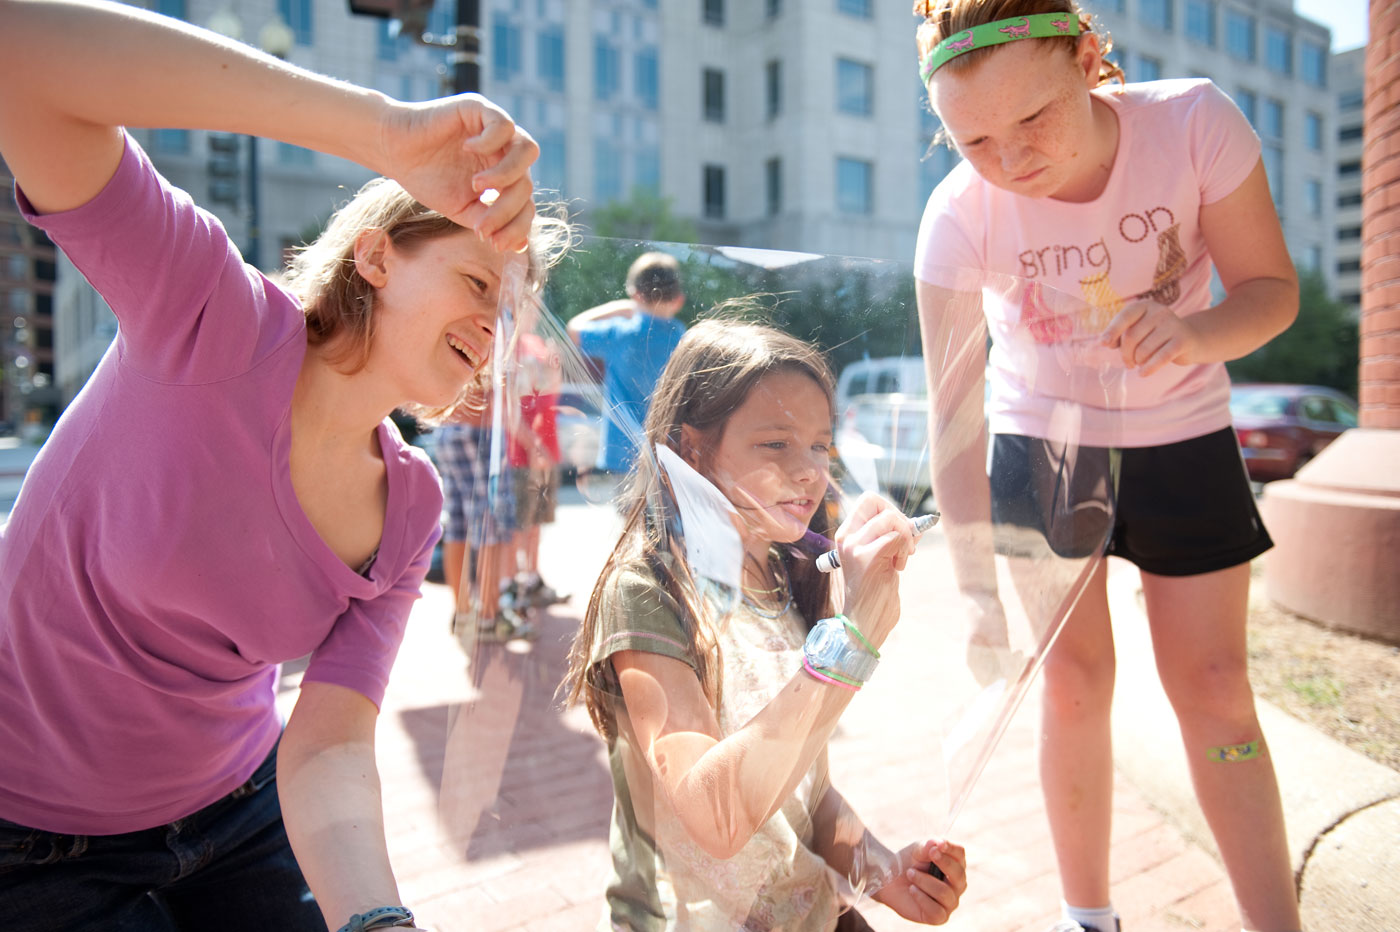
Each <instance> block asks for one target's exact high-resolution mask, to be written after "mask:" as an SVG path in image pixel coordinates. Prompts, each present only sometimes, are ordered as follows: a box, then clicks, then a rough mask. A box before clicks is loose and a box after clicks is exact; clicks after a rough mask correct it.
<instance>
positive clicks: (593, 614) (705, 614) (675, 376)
mask: <svg viewBox="0 0 1400 932" xmlns="http://www.w3.org/2000/svg"><path fill="white" fill-rule="evenodd" d="M777 372H797V373H800V374H802V375H805V376H807V377H809V378H811V379H812V381H814V382H815V383H816V384H817V385H818V386H819V387H820V388H821V390H822V391H823V393H825V395H826V399H827V404H828V406H829V408H830V409H831V410H832V411H834V410H835V400H834V392H835V379H834V378H833V377H832V373H831V367H830V366H828V365H827V362H826V360H825V359H824V358H823V356H822V354H821V352H820V351H819V350H817V348H816V347H814V346H812V345H811V344H809V343H805V342H803V341H802V340H799V339H797V338H796V337H793V336H790V335H789V334H786V333H783V332H782V331H780V330H775V329H774V328H772V327H769V326H766V325H764V324H758V323H748V322H744V321H736V320H734V319H733V318H732V317H724V318H711V319H708V320H703V321H701V322H699V323H697V324H695V326H693V327H692V328H691V329H690V330H689V331H688V332H687V333H686V335H685V336H684V337H682V338H681V341H680V344H679V345H678V346H677V347H676V350H675V352H674V353H672V354H671V358H670V360H669V361H668V362H667V364H666V368H665V369H664V370H663V371H662V373H661V378H660V379H659V380H658V381H657V383H656V391H655V393H654V394H653V395H652V399H651V407H650V409H649V410H648V411H647V418H646V427H645V429H644V434H645V437H644V439H643V446H644V447H646V448H647V449H651V448H652V447H654V446H656V445H660V444H665V445H666V446H668V447H670V448H671V449H672V450H673V451H675V452H677V453H680V452H681V451H682V441H681V434H682V427H684V426H689V427H691V428H692V429H694V430H697V431H699V432H700V434H701V435H702V436H703V437H704V438H705V444H704V445H705V446H706V447H707V448H709V449H713V448H715V447H717V446H718V445H719V441H720V438H721V437H722V436H723V433H724V429H725V425H726V424H727V423H728V421H729V418H730V416H731V415H732V414H733V413H734V412H735V411H736V410H738V408H739V407H740V406H741V405H742V404H743V403H744V401H745V399H747V398H748V397H749V393H750V392H752V391H753V389H754V386H756V385H757V384H758V382H759V380H760V379H762V378H763V377H764V376H767V375H771V374H773V373H777ZM706 468H707V463H706V462H705V457H704V456H703V455H702V457H701V462H700V463H699V471H700V472H701V473H702V474H704V473H705V472H706ZM623 496H624V497H623V503H624V514H625V516H626V517H625V518H624V523H623V530H622V536H621V539H620V540H619V541H618V544H617V547H616V548H614V550H613V552H612V554H611V556H609V557H608V561H607V564H606V565H605V566H604V567H603V572H602V574H601V575H600V577H599V579H598V583H597V585H595V586H594V588H593V594H592V596H591V597H590V598H589V600H588V609H587V611H586V612H585V613H584V617H583V624H582V626H581V627H580V628H579V631H578V634H577V635H576V636H575V638H574V643H573V647H572V649H571V650H570V653H569V671H568V674H567V675H566V677H565V680H564V683H563V685H562V688H563V689H564V690H565V692H566V694H567V697H568V701H569V702H570V703H574V702H578V701H579V700H580V699H582V700H583V701H584V703H585V705H586V706H587V707H588V714H589V716H590V717H591V718H592V719H593V724H594V726H595V727H596V728H597V729H598V731H599V732H600V733H601V734H602V735H603V736H604V737H605V738H608V739H612V738H613V737H614V736H615V735H616V722H614V721H613V719H612V715H611V712H610V711H609V708H608V705H607V702H606V695H605V692H604V690H603V689H602V688H601V686H602V682H601V680H600V679H599V671H598V670H596V669H595V668H594V666H593V664H592V655H593V647H594V641H595V639H596V637H597V634H598V629H599V622H600V617H599V616H600V614H601V612H602V610H603V606H604V602H605V599H606V598H607V596H608V595H609V593H610V591H615V589H616V587H617V585H618V582H619V579H620V577H621V576H622V574H623V573H625V572H627V571H629V570H630V571H635V572H637V573H639V574H641V575H642V576H643V577H644V578H647V579H651V580H655V581H656V584H657V585H658V586H660V587H661V589H662V590H663V591H664V592H665V593H666V594H667V595H669V596H670V597H671V598H672V599H673V600H674V601H675V604H676V605H677V606H679V607H680V610H681V615H682V617H681V624H682V625H683V626H684V627H685V630H686V634H687V636H688V637H687V640H688V642H689V643H688V644H687V646H688V647H689V649H690V653H691V656H692V657H693V658H694V660H695V661H696V668H697V671H698V673H699V677H700V684H701V687H702V688H703V689H704V691H705V695H706V697H707V698H708V699H709V700H710V702H711V705H713V706H714V707H715V708H718V707H719V703H720V695H721V692H722V684H721V682H720V668H721V664H720V648H719V643H718V632H717V630H716V627H715V622H716V620H717V619H715V618H713V617H712V612H711V611H709V610H707V608H706V605H705V601H704V599H703V598H701V596H700V595H699V590H698V587H697V585H696V581H695V580H694V579H693V578H692V577H691V575H690V573H689V569H688V567H687V565H686V563H685V560H684V553H673V552H671V549H670V548H671V547H672V546H673V545H674V544H675V541H674V540H672V538H671V536H670V535H669V534H668V533H667V531H666V527H667V519H666V515H665V514H663V513H662V512H663V511H664V510H666V509H667V508H669V509H671V510H674V507H675V506H674V503H671V504H670V505H669V506H667V505H663V504H662V503H663V502H666V501H667V499H668V494H667V493H666V490H665V486H664V481H663V477H662V474H661V472H660V467H659V465H658V464H657V461H656V457H655V456H652V455H647V454H646V453H643V454H642V455H641V456H639V457H638V459H637V465H636V467H635V472H634V478H633V479H632V481H631V483H630V484H629V485H628V487H627V489H626V491H625V492H624V493H623ZM834 516H835V502H834V501H832V500H830V498H829V497H826V496H824V499H823V503H822V506H821V507H819V508H818V509H817V513H816V515H815V516H814V517H813V519H812V522H811V524H810V528H811V529H812V530H813V531H816V532H817V533H819V534H822V535H824V536H830V534H831V528H832V526H833V524H834V521H833V519H834ZM777 550H778V555H779V558H780V559H781V560H782V563H783V567H784V569H785V570H786V572H787V577H788V580H789V581H790V585H791V589H792V595H793V602H794V604H795V605H796V607H797V610H798V612H799V613H800V614H801V615H802V617H803V618H804V619H805V620H806V621H807V624H808V626H809V627H810V626H811V625H813V624H815V623H816V621H817V620H818V619H820V618H821V617H823V616H824V615H827V614H830V612H831V609H832V606H831V578H830V577H829V576H827V575H826V574H824V573H821V572H818V571H817V569H816V565H815V562H814V560H813V559H812V557H811V556H810V555H808V554H806V553H805V552H803V551H801V550H800V549H799V548H797V547H796V546H793V545H778V546H777ZM613 601H614V606H613V607H614V608H616V603H615V600H613Z"/></svg>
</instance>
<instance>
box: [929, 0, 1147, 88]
mask: <svg viewBox="0 0 1400 932" xmlns="http://www.w3.org/2000/svg"><path fill="white" fill-rule="evenodd" d="M1037 13H1066V14H1068V15H1070V16H1073V17H1076V18H1077V19H1078V20H1079V31H1080V33H1081V34H1084V33H1090V32H1092V33H1094V34H1095V35H1097V36H1098V37H1099V51H1100V52H1101V53H1102V55H1103V59H1102V61H1101V62H1100V64H1099V84H1100V85H1103V84H1107V83H1108V82H1109V81H1114V80H1116V81H1119V82H1124V81H1126V78H1125V77H1124V75H1123V69H1122V68H1120V67H1119V66H1118V65H1116V64H1114V63H1113V62H1111V61H1109V60H1108V53H1109V52H1111V51H1113V37H1112V36H1110V35H1109V34H1108V30H1106V29H1104V28H1102V27H1101V26H1099V27H1097V28H1096V26H1095V23H1094V17H1093V14H1091V13H1089V12H1087V11H1086V10H1084V8H1083V7H1081V6H1080V5H1079V4H1078V3H1077V2H1076V0H918V2H916V3H915V4H914V15H915V16H922V17H923V18H924V21H923V23H921V24H920V25H919V29H918V32H917V33H916V34H915V40H916V41H917V43H918V46H919V61H923V59H924V56H925V55H927V54H928V50H929V49H931V48H933V47H934V46H935V45H937V44H938V43H940V42H942V41H943V40H944V39H946V38H948V37H949V36H953V35H957V34H958V33H960V32H963V31H964V30H967V29H971V28H972V27H974V26H982V25H985V24H987V23H994V22H997V21H998V20H1003V19H1012V18H1015V17H1018V16H1034V15H1035V14H1037ZM1036 41H1037V42H1054V43H1058V44H1059V45H1060V46H1062V47H1063V48H1064V49H1065V50H1067V51H1068V52H1069V53H1070V54H1071V55H1073V54H1074V51H1075V49H1076V48H1078V46H1079V37H1078V36H1053V37H1051V38H1048V39H1037V40H1036ZM997 48H998V46H995V45H993V46H987V47H984V48H976V49H971V50H970V51H967V52H964V53H963V54H961V55H959V56H957V57H956V58H953V59H950V60H949V61H948V62H947V63H945V64H944V65H943V67H944V68H952V69H953V70H955V71H956V70H958V69H963V68H971V67H972V66H973V65H974V64H975V63H977V62H979V61H981V60H982V59H984V58H986V57H987V56H988V55H990V54H992V53H993V52H995V51H996V50H997Z"/></svg>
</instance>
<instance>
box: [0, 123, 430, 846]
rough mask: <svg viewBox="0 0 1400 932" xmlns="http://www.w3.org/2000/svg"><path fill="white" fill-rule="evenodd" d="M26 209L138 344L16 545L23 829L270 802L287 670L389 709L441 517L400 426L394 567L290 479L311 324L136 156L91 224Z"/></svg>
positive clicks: (13, 537) (12, 707) (50, 477)
mask: <svg viewBox="0 0 1400 932" xmlns="http://www.w3.org/2000/svg"><path fill="white" fill-rule="evenodd" d="M16 199H17V200H18V201H19V204H20V207H21V209H23V210H24V211H25V214H26V216H27V217H28V218H29V220H30V221H31V222H32V223H34V224H35V225H37V226H39V227H41V228H42V229H44V230H45V231H47V232H48V234H49V235H50V237H52V239H53V240H54V242H55V243H57V244H58V245H59V246H60V247H61V248H62V249H63V251H64V252H65V253H66V254H67V255H68V256H69V258H71V259H72V260H73V262H74V264H75V265H77V267H78V268H79V270H80V271H82V273H83V274H84V275H85V276H86V277H87V279H88V281H90V282H91V283H92V285H93V286H94V287H95V288H96V289H97V290H98V291H99V292H100V293H101V294H102V295H103V297H104V298H105V299H106V301H107V302H108V303H109V304H110V305H111V307H112V309H113V311H115V313H116V315H117V319H118V323H119V327H118V333H117V338H116V340H115V341H114V342H113V344H112V346H111V347H110V348H109V349H108V351H107V353H106V355H105V356H104V357H103V359H102V362H101V363H100V364H99V366H98V367H97V371H96V372H94V373H93V376H92V378H91V379H90V380H89V381H88V383H87V385H86V387H84V388H83V390H82V391H81V392H80V393H79V395H78V397H77V398H76V399H74V401H73V403H72V404H71V405H69V407H68V409H67V411H66V412H65V413H64V415H63V417H62V418H61V419H60V420H59V423H58V425H57V426H56V427H55V429H54V431H53V434H52V436H51V437H50V438H49V440H48V442H47V443H46V444H45V446H44V448H43V449H42V450H41V451H40V453H39V456H38V458H37V459H36V460H35V461H34V465H33V467H32V468H31V470H30V472H29V475H28V477H27V478H26V480H25V484H24V487H23V489H22V490H21V492H20V495H19V498H18V500H17V501H16V503H15V507H14V511H13V512H12V514H11V519H10V522H9V524H8V525H7V526H6V527H5V528H4V529H3V533H0V710H3V714H0V749H3V753H0V817H3V818H5V819H9V820H10V821H13V822H18V823H21V824H23V825H28V826H32V827H35V828H41V829H46V830H49V831H54V832H63V833H66V834H91V835H103V834H114V833H118V832H127V831H134V830H137V829H144V828H149V827H152V826H156V825H160V824H163V823H166V822H170V821H172V820H174V819H177V818H181V817H184V816H186V815H189V814H190V813H192V812H194V811H196V810H198V809H200V808H201V807H203V806H205V805H208V804H209V803H211V802H213V801H214V800H216V799H218V798H220V797H221V796H224V795H225V794H227V793H228V792H230V791H231V790H233V789H234V788H235V787H237V786H239V785H240V784H241V783H243V782H244V781H245V780H247V779H248V777H249V776H250V775H251V773H252V772H253V770H254V769H255V768H256V767H257V765H258V764H259V763H260V762H261V761H262V759H263V758H264V757H266V755H267V753H268V752H269V751H270V750H271V748H272V745H273V743H274V742H275V741H276V740H277V737H278V734H279V733H280V730H281V725H280V722H279V720H278V716H277V712H276V707H275V705H274V702H273V699H274V695H273V689H274V685H275V684H274V680H275V676H276V674H275V666H274V665H275V664H277V663H279V662H281V661H285V660H291V659H294V658H296V657H300V656H303V655H305V654H307V653H311V654H313V657H312V660H311V664H310V666H309V668H308V669H307V671H306V674H305V679H307V680H312V681H318V682H326V683H336V684H339V685H342V686H346V687H349V688H351V689H354V690H357V691H359V692H361V693H363V694H364V695H365V696H367V697H368V698H369V699H371V700H372V701H374V702H375V703H378V702H379V701H380V700H381V698H382V697H383V692H384V688H385V685H386V683H387V682H388V676H389V667H390V665H391V664H392V663H393V660H394V655H395V653H396V652H397V650H398V647H399V643H400V641H401V639H402V636H403V629H404V624H405V621H406V620H407V617H408V612H409V608H410V606H411V605H412V603H413V601H414V600H415V599H417V598H418V595H419V586H420V583H421V582H422V579H423V576H424V574H425V573H426V571H427V567H428V562H429V559H430V556H431V551H432V546H433V544H434V542H435V540H436V539H437V536H438V515H439V511H440V510H441V507H442V504H441V503H442V497H441V493H440V492H439V489H438V484H437V477H436V473H435V472H434V471H433V468H432V466H431V465H430V464H429V462H428V459H427V457H426V456H424V455H423V454H422V453H421V452H420V451H418V450H415V449H413V448H411V447H409V446H408V445H406V444H405V443H404V442H403V439H402V438H401V437H400V435H399V433H398V431H397V429H396V428H394V426H393V425H392V423H391V422H389V421H385V422H384V423H383V424H381V425H380V427H379V443H380V447H381V449H382V450H383V455H384V461H385V467H386V470H387V473H388V507H387V510H386V513H385V519H384V534H383V538H382V540H381V543H380V546H379V553H378V556H377V557H376V559H375V561H374V564H373V566H372V567H371V569H370V570H369V572H368V575H367V576H361V575H359V574H358V573H356V572H355V570H354V569H352V568H350V567H348V566H346V565H345V564H344V563H342V562H341V561H340V560H338V559H337V558H336V556H335V555H334V554H333V553H332V552H331V550H330V548H329V547H327V546H326V544H325V542H324V541H322V540H321V538H320V537H319V536H318V535H317V534H316V531H315V529H314V528H313V527H312V525H311V523H310V521H309V520H308V519H307V517H306V515H305V513H303V512H302V510H301V508H300V506H299V505H298V503H297V499H296V495H295V493H294V492H293V490H292V483H291V475H290V470H289V449H290V434H289V424H288V418H289V411H290V407H291V396H292V388H293V386H294V385H295V383H296V379H297V375H298V372H299V371H300V367H301V362H302V359H303V356H304V355H305V351H306V330H305V324H304V321H303V318H302V314H301V311H300V308H299V306H298V304H297V302H296V301H295V300H294V299H293V298H291V297H290V296H289V295H287V294H286V293H284V292H283V291H281V290H280V289H278V288H277V287H276V286H274V285H273V284H272V283H271V282H269V281H268V280H267V279H266V278H264V277H263V276H262V275H261V274H260V273H258V272H257V271H256V270H254V269H252V268H250V267H248V266H246V265H245V264H244V263H243V261H242V259H241V257H240V256H239V254H238V251H237V250H236V249H235V248H234V246H233V245H232V244H231V243H230V242H229V238H228V236H227V234H226V233H225V232H224V229H223V227H222V226H220V224H219V222H218V220H216V219H215V218H214V217H213V216H211V215H210V214H208V213H206V212H204V211H203V210H200V209H199V208H197V207H196V206H195V205H194V204H193V203H192V202H191V200H190V199H189V197H188V195H186V194H185V193H184V192H182V191H180V190H178V189H176V188H173V187H171V186H170V185H169V184H168V183H167V182H165V180H164V179H163V178H161V177H160V176H159V175H158V174H157V173H156V171H155V169H154V168H153V167H152V166H151V163H150V162H149V161H148V160H147V159H146V156H145V154H144V153H143V152H141V150H140V149H139V148H138V147H137V146H136V145H135V143H134V142H132V141H131V140H130V139H128V140H127V145H126V151H125V153H124V155H123V156H122V160H121V164H120V166H119V167H118V169H117V171H116V174H115V175H114V176H113V178H112V179H111V181H110V182H108V184H107V185H106V187H105V188H104V189H103V190H102V191H101V193H99V194H98V195H97V196H96V197H95V198H93V199H92V200H91V201H90V202H88V203H87V204H85V205H83V206H82V207H79V208H77V209H75V210H71V211H66V212H63V213H57V214H50V215H47V216H41V217H36V216H35V215H34V213H33V210H32V208H30V206H29V204H28V201H27V200H26V199H25V198H24V196H23V193H22V192H19V191H18V190H17V191H16Z"/></svg>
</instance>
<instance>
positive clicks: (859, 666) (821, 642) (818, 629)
mask: <svg viewBox="0 0 1400 932" xmlns="http://www.w3.org/2000/svg"><path fill="white" fill-rule="evenodd" d="M847 624H849V622H847V621H846V619H845V617H844V616H841V615H837V616H835V617H833V618H823V619H822V620H821V621H819V622H817V623H816V625H815V626H814V627H813V628H812V630H811V631H809V632H807V643H806V644H804V645H803V646H802V653H803V656H805V657H806V658H807V663H808V664H810V665H811V666H813V667H815V668H816V669H818V670H830V671H832V672H833V673H839V674H841V675H842V676H845V677H849V678H850V679H853V680H855V681H857V682H859V683H864V682H866V681H867V680H869V679H870V676H871V674H873V673H874V672H875V667H877V666H878V665H879V663H880V657H879V655H878V654H876V653H872V652H871V651H870V650H867V649H866V647H865V645H863V644H862V643H861V642H860V641H859V640H857V639H856V638H855V637H852V635H851V633H850V632H849V631H847V630H846V626H847Z"/></svg>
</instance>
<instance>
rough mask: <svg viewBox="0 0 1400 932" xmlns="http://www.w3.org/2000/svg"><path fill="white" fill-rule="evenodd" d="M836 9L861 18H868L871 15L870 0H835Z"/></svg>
mask: <svg viewBox="0 0 1400 932" xmlns="http://www.w3.org/2000/svg"><path fill="white" fill-rule="evenodd" d="M836 9H838V10H840V11H841V12H842V13H845V14H846V15H847V16H859V17H860V18H861V19H869V18H870V15H871V11H870V0H836Z"/></svg>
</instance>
